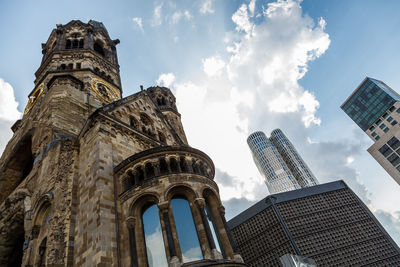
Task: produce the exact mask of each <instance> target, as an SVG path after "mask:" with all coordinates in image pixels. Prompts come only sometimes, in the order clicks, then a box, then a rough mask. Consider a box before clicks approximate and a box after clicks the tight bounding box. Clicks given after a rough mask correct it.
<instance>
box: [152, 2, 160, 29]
mask: <svg viewBox="0 0 400 267" xmlns="http://www.w3.org/2000/svg"><path fill="white" fill-rule="evenodd" d="M162 6H163V5H162V3H161V4H159V5H156V6H155V7H154V11H153V19H152V23H151V25H152V26H159V25H161V24H162V17H161V13H162Z"/></svg>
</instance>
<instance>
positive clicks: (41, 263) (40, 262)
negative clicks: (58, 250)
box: [37, 237, 47, 267]
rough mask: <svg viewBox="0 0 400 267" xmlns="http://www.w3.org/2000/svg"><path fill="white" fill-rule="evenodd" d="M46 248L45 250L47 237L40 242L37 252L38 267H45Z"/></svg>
mask: <svg viewBox="0 0 400 267" xmlns="http://www.w3.org/2000/svg"><path fill="white" fill-rule="evenodd" d="M46 248H47V237H46V238H45V239H43V240H42V242H41V243H40V246H39V250H38V257H39V259H38V263H37V266H38V267H45V266H46Z"/></svg>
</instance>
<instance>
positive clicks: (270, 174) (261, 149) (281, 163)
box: [247, 129, 318, 194]
mask: <svg viewBox="0 0 400 267" xmlns="http://www.w3.org/2000/svg"><path fill="white" fill-rule="evenodd" d="M247 144H248V145H249V147H250V150H251V154H252V156H253V159H254V162H255V164H256V166H257V168H258V170H259V172H260V173H261V175H262V176H263V177H264V179H265V183H266V185H267V187H268V190H269V192H270V193H271V194H275V193H280V192H285V191H290V190H294V189H298V188H302V187H307V186H313V185H316V184H318V181H317V179H316V178H315V176H314V175H313V174H312V172H311V170H310V169H309V168H308V166H307V165H306V163H305V162H304V160H303V159H302V158H301V157H300V155H299V153H298V152H297V151H296V149H295V148H294V146H293V144H292V143H291V142H290V141H289V139H288V138H287V137H286V136H285V135H284V133H283V132H282V131H281V130H280V129H275V130H273V131H272V133H271V137H270V138H268V137H267V136H266V135H265V134H264V133H263V132H254V133H252V134H251V135H250V136H249V137H248V138H247Z"/></svg>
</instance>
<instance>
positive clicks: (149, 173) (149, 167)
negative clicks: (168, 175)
mask: <svg viewBox="0 0 400 267" xmlns="http://www.w3.org/2000/svg"><path fill="white" fill-rule="evenodd" d="M145 170H146V177H147V178H151V177H153V176H154V175H155V173H154V167H153V165H152V164H151V163H150V162H148V163H146V166H145Z"/></svg>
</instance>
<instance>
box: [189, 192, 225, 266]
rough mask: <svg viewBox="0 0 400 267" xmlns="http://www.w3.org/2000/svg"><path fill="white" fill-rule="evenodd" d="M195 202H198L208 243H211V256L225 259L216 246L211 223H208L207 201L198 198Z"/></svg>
mask: <svg viewBox="0 0 400 267" xmlns="http://www.w3.org/2000/svg"><path fill="white" fill-rule="evenodd" d="M195 203H196V204H197V206H198V208H199V210H200V215H201V220H202V222H203V225H204V229H205V230H206V235H207V240H208V244H209V245H210V249H211V257H212V258H213V259H223V257H222V255H221V253H220V252H219V251H218V250H217V248H216V246H215V241H214V237H213V236H212V233H211V228H210V224H209V223H208V219H207V215H206V212H205V210H204V209H205V205H206V201H205V199H204V198H196V199H195Z"/></svg>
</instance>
